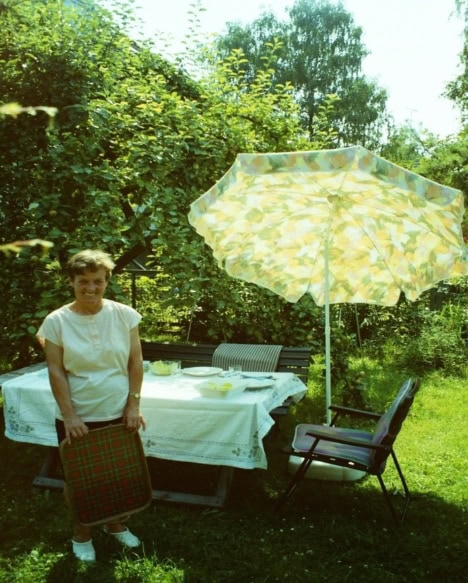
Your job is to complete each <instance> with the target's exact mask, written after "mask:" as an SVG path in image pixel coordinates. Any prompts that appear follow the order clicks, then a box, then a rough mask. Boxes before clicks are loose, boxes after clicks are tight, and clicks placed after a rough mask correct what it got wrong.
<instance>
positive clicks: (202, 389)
mask: <svg viewBox="0 0 468 583" xmlns="http://www.w3.org/2000/svg"><path fill="white" fill-rule="evenodd" d="M247 384H248V382H247V381H246V380H244V379H232V378H227V379H226V378H220V379H215V380H213V379H211V380H206V381H204V382H203V383H200V384H199V385H198V386H197V387H196V388H197V390H198V392H199V393H200V395H202V396H203V397H214V398H216V399H230V398H232V397H234V396H236V395H239V394H240V393H242V392H243V391H245V389H246V388H247Z"/></svg>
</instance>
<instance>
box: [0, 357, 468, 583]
mask: <svg viewBox="0 0 468 583" xmlns="http://www.w3.org/2000/svg"><path fill="white" fill-rule="evenodd" d="M365 366H366V374H367V380H368V387H369V389H368V392H367V393H366V399H367V401H368V403H369V404H371V405H372V406H374V407H376V408H379V409H381V408H382V407H383V406H384V405H385V404H386V403H387V402H388V401H389V400H391V396H392V395H393V394H394V392H396V390H397V389H398V387H399V384H400V381H401V380H402V379H403V378H404V377H405V375H404V374H403V373H401V372H395V371H394V370H388V369H387V370H385V371H384V370H382V369H381V368H380V367H378V366H376V365H373V364H372V363H365ZM467 388H468V381H467V380H466V379H463V380H462V379H456V378H453V379H452V378H449V377H447V376H446V375H442V374H439V375H436V374H432V375H429V376H427V377H426V378H424V379H423V382H422V387H421V390H420V392H419V394H418V395H417V396H416V400H415V403H414V405H413V408H412V410H411V412H410V416H409V417H408V419H407V420H406V422H405V425H404V426H403V429H402V431H401V434H400V436H399V438H398V440H397V443H396V448H395V449H396V451H397V454H398V457H399V459H400V462H401V465H402V469H403V471H404V473H405V476H406V478H407V481H408V485H409V487H410V490H411V492H412V496H413V497H412V500H411V503H410V507H409V511H408V515H407V519H406V521H405V523H404V525H403V527H402V528H399V529H398V528H395V527H394V526H393V524H392V521H391V518H390V515H389V513H388V510H387V508H386V507H385V504H384V500H383V497H382V494H381V492H380V489H379V486H378V483H377V480H376V479H375V478H374V477H368V478H366V479H364V480H362V481H360V482H357V483H348V484H339V483H338V484H337V483H324V482H315V481H314V482H312V481H307V482H306V483H304V484H303V485H302V486H301V487H300V489H299V490H298V491H297V492H296V493H295V495H294V497H293V498H292V499H291V501H290V503H289V504H288V505H287V506H286V507H285V508H284V510H283V512H282V514H281V515H275V514H273V506H274V502H275V499H276V497H277V496H278V493H279V492H280V491H281V490H282V489H283V488H284V486H285V484H286V482H287V480H288V475H287V457H286V456H284V455H283V454H281V453H280V450H281V447H282V445H283V444H285V443H286V441H287V438H288V436H290V435H291V433H292V428H293V426H294V423H295V422H297V421H305V420H312V421H320V420H321V417H323V395H322V391H321V388H320V387H319V386H318V385H317V383H316V382H315V381H314V380H312V381H311V383H310V391H309V394H308V396H307V398H306V399H305V400H303V402H301V403H300V404H299V405H297V406H296V408H295V410H293V411H291V412H290V414H289V415H288V418H287V419H285V420H283V421H282V424H281V432H280V433H276V434H273V435H270V436H269V437H268V438H267V440H266V442H265V443H266V448H267V451H268V456H269V469H268V471H262V470H258V471H241V470H238V471H236V475H235V479H234V484H233V491H232V494H231V496H230V500H229V504H228V506H227V507H226V508H225V509H223V510H221V511H218V510H213V509H203V508H196V507H184V506H175V505H168V504H162V503H154V504H153V505H152V506H151V507H150V508H149V509H148V510H146V511H144V512H142V513H140V514H139V515H136V516H135V517H133V518H132V519H131V521H130V526H131V528H132V529H133V530H134V531H135V533H137V534H138V535H139V536H140V537H141V538H142V540H143V542H144V544H143V547H142V548H141V550H138V552H124V551H122V549H121V548H120V546H119V545H118V543H117V542H116V541H114V540H109V538H108V537H107V536H106V535H105V534H104V533H101V532H99V531H97V532H96V535H95V546H96V550H97V553H98V561H97V563H95V564H93V565H86V564H82V565H80V564H78V562H77V561H75V560H74V558H73V557H72V555H71V552H70V543H69V537H70V528H69V520H68V516H67V513H66V511H65V507H64V503H63V499H62V495H61V494H60V493H58V492H57V491H55V492H48V491H44V490H40V491H34V490H33V488H32V487H31V480H32V477H33V475H34V474H35V472H36V471H37V469H38V467H39V466H40V464H41V461H42V457H43V455H44V449H43V448H41V447H39V446H31V445H28V444H20V443H15V442H12V441H10V440H7V439H6V438H5V437H4V436H3V425H2V428H1V431H2V437H0V455H1V458H0V459H1V460H2V466H3V467H2V471H1V473H0V490H1V499H0V526H1V529H0V582H1V583H7V582H18V583H20V582H21V583H46V582H47V583H54V582H57V583H59V582H60V583H62V582H66V583H71V582H73V583H74V582H86V583H88V582H91V583H93V582H96V583H97V582H99V583H107V582H111V581H124V582H151V583H152V582H158V583H159V582H182V581H184V582H188V583H195V582H196V583H229V582H237V581H242V582H243V583H262V582H273V581H281V582H284V581H291V582H294V583H296V582H302V581H304V582H315V581H317V582H318V581H320V582H322V581H334V582H335V581H336V582H343V581H353V582H356V581H366V582H374V581H378V582H379V583H390V582H392V583H393V582H395V583H403V582H418V583H419V582H422V581H424V582H434V583H440V582H441V581H447V582H450V583H454V582H457V581H460V582H461V581H464V580H466V579H465V577H466V559H465V550H466V549H464V541H465V540H466V526H465V524H464V522H465V514H466V502H465V496H466V486H467V484H466V479H467V472H466V461H465V458H466V445H465V444H466V443H467V429H466V423H465V422H464V414H465V411H466V410H467V407H466V405H467V403H466V401H467V397H466V395H467ZM385 477H386V481H387V482H389V484H390V485H392V484H395V485H397V484H398V483H397V481H396V480H394V478H395V474H394V471H393V468H391V467H389V468H388V469H387V472H386V474H385ZM193 479H194V480H197V479H200V476H194V478H193ZM395 501H396V502H397V503H398V502H399V500H398V497H396V498H395Z"/></svg>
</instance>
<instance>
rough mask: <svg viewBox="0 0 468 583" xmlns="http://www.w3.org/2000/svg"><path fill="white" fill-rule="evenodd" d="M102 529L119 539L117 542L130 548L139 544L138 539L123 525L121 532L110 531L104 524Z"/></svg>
mask: <svg viewBox="0 0 468 583" xmlns="http://www.w3.org/2000/svg"><path fill="white" fill-rule="evenodd" d="M104 531H105V532H107V534H111V535H112V536H113V537H115V538H116V539H117V540H118V541H119V543H121V544H123V545H125V546H126V547H128V548H130V549H134V548H136V547H139V546H140V545H141V541H140V539H139V538H138V537H136V536H135V535H134V534H133V533H131V532H130V531H129V530H128V528H127V527H125V530H123V531H122V532H110V530H109V529H108V528H107V527H106V526H105V527H104Z"/></svg>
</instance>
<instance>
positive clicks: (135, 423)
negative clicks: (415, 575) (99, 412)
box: [123, 403, 146, 431]
mask: <svg viewBox="0 0 468 583" xmlns="http://www.w3.org/2000/svg"><path fill="white" fill-rule="evenodd" d="M123 421H124V423H125V425H126V426H127V429H130V430H133V431H138V430H139V429H143V430H145V429H146V422H145V419H144V417H143V415H141V413H140V407H139V405H138V403H137V404H136V406H135V405H127V406H126V407H125V411H124V414H123Z"/></svg>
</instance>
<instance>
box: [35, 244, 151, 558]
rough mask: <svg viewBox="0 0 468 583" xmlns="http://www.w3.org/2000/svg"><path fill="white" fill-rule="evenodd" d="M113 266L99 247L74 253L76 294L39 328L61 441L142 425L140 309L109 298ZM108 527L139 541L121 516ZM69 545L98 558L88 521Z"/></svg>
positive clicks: (131, 543)
mask: <svg viewBox="0 0 468 583" xmlns="http://www.w3.org/2000/svg"><path fill="white" fill-rule="evenodd" d="M113 268H114V263H113V262H112V260H111V258H110V256H109V255H108V254H107V253H104V252H102V251H98V250H85V251H81V252H80V253H77V254H76V255H73V257H71V258H70V260H69V261H68V263H67V272H68V277H69V283H70V286H71V287H72V289H73V292H74V296H75V299H74V301H73V302H71V303H70V304H67V305H65V306H63V307H61V308H59V309H58V310H55V311H54V312H52V313H50V314H49V315H48V316H47V317H46V318H45V320H44V322H43V323H42V325H41V327H40V329H39V332H38V337H39V340H40V341H41V343H42V344H43V346H44V349H45V355H46V360H47V366H48V371H49V379H50V385H51V388H52V392H53V394H54V397H55V400H56V402H57V410H56V428H57V436H58V440H59V443H60V442H61V441H62V440H64V439H66V440H67V441H68V442H71V440H72V439H80V438H82V437H83V436H85V435H86V434H87V433H88V431H89V430H90V429H96V428H99V427H103V426H106V425H109V424H111V423H124V424H125V425H126V426H127V428H128V429H129V430H131V431H138V430H139V429H140V427H142V428H143V429H144V428H145V423H144V420H143V418H142V416H141V415H140V401H139V398H140V390H141V384H142V378H143V361H142V354H141V345H140V339H139V335H138V324H139V322H140V319H141V316H140V315H139V314H138V312H136V311H135V310H134V309H133V308H131V307H129V306H126V305H124V304H121V303H118V302H114V301H111V300H107V299H104V297H103V296H104V292H105V290H106V287H107V284H108V283H109V279H110V277H111V274H112V269H113ZM65 494H66V492H65ZM105 530H106V532H108V533H109V534H110V535H111V536H114V537H115V538H116V539H117V540H119V541H120V542H121V543H122V544H123V545H126V546H127V547H137V546H138V545H139V544H140V541H139V540H138V538H137V537H136V536H135V535H133V534H132V533H131V532H130V531H129V530H128V528H127V527H125V526H124V525H122V524H120V523H112V524H108V525H106V527H105ZM72 545H73V552H74V554H75V556H76V557H77V558H78V559H81V560H83V561H94V560H95V558H96V553H95V550H94V547H93V542H92V539H91V529H90V527H88V526H84V525H82V524H80V523H75V524H74V528H73V539H72Z"/></svg>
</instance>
